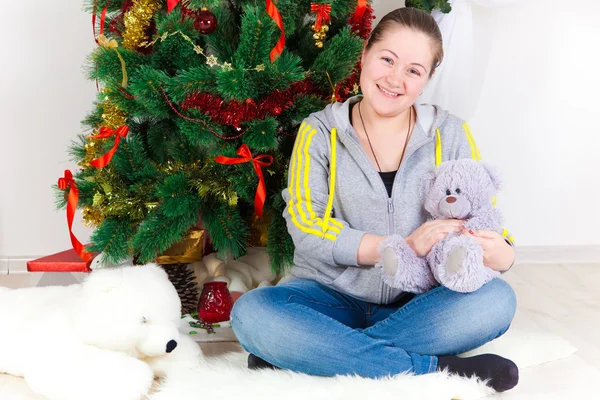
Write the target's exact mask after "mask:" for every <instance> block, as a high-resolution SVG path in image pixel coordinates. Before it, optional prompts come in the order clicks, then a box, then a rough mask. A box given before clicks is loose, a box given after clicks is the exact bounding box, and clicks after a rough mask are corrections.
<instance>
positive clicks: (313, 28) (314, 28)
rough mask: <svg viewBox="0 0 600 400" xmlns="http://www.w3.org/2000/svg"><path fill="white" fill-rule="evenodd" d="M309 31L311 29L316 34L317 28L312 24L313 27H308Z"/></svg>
mask: <svg viewBox="0 0 600 400" xmlns="http://www.w3.org/2000/svg"><path fill="white" fill-rule="evenodd" d="M310 29H312V30H313V31H315V32H316V31H317V26H316V25H314V24H313V25H312V26H311V27H310Z"/></svg>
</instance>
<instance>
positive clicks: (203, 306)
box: [198, 282, 233, 324]
mask: <svg viewBox="0 0 600 400" xmlns="http://www.w3.org/2000/svg"><path fill="white" fill-rule="evenodd" d="M232 308H233V299H232V297H231V293H229V290H228V289H227V282H206V283H205V284H204V288H203V289H202V294H201V295H200V301H199V302H198V317H199V318H200V319H201V320H202V321H204V322H206V323H207V324H214V323H217V322H223V321H228V320H229V315H230V314H231V309H232Z"/></svg>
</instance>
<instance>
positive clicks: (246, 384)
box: [149, 319, 577, 400]
mask: <svg viewBox="0 0 600 400" xmlns="http://www.w3.org/2000/svg"><path fill="white" fill-rule="evenodd" d="M527 325H528V324H527V322H526V321H523V320H521V321H518V320H517V319H515V321H514V322H513V326H512V327H511V329H509V330H508V332H507V333H506V334H505V335H503V336H502V337H500V338H498V339H496V340H494V341H492V342H490V343H488V344H486V345H484V346H482V347H480V348H478V349H476V350H473V351H471V352H469V353H465V354H464V355H463V356H471V355H476V354H484V353H495V354H499V355H502V356H504V357H507V358H510V359H512V360H513V361H514V362H515V363H516V364H517V365H518V366H519V368H520V369H524V368H528V367H531V366H534V365H539V364H543V363H546V362H550V361H554V360H558V359H561V358H565V357H568V356H569V355H571V354H573V353H574V352H575V351H576V350H577V349H576V348H575V347H573V346H572V345H571V344H570V343H569V342H567V341H566V340H564V339H562V338H561V337H559V336H557V335H555V334H552V333H545V332H541V331H540V330H539V329H531V328H528V327H527ZM247 356H248V353H246V352H239V353H228V354H225V355H222V356H219V357H212V358H206V359H205V360H203V362H202V365H201V366H198V367H196V368H195V369H184V370H180V371H177V372H176V373H174V375H173V376H172V377H171V379H169V381H167V382H163V383H162V384H160V385H159V387H158V388H157V391H156V392H155V393H154V394H152V395H151V396H150V397H149V399H151V400H188V399H189V400H192V399H193V400H197V399H199V398H210V399H233V398H244V399H285V400H296V399H297V400H307V399H310V400H318V399H323V400H325V399H326V400H337V399H340V400H342V399H343V400H348V399H365V398H372V399H377V400H385V399H390V400H392V399H393V400H398V399H411V400H412V399H427V400H435V399H440V400H442V399H443V400H450V399H479V398H482V397H485V396H487V395H490V394H492V393H494V392H493V391H492V390H491V389H490V388H489V387H487V386H486V385H485V384H483V383H482V382H480V381H478V380H477V379H474V378H471V379H466V378H461V377H458V376H449V375H448V374H447V373H442V372H439V373H434V374H427V375H419V376H415V375H397V376H395V377H392V378H387V379H379V380H374V379H365V378H360V377H349V376H339V377H335V378H322V377H314V376H308V375H303V374H298V373H294V372H289V371H281V370H277V371H273V370H260V371H251V370H248V369H247Z"/></svg>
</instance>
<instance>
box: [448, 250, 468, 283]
mask: <svg viewBox="0 0 600 400" xmlns="http://www.w3.org/2000/svg"><path fill="white" fill-rule="evenodd" d="M466 257H467V249H466V248H465V247H463V246H456V247H455V248H453V249H452V250H450V253H449V254H448V261H446V274H447V275H448V276H452V275H454V274H456V273H457V272H459V271H460V270H461V269H462V268H463V264H464V262H465V258H466Z"/></svg>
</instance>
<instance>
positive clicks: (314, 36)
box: [313, 33, 321, 40]
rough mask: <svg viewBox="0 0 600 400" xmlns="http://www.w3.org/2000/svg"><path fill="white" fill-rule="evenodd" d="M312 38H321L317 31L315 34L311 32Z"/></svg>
mask: <svg viewBox="0 0 600 400" xmlns="http://www.w3.org/2000/svg"><path fill="white" fill-rule="evenodd" d="M313 39H315V40H319V39H321V35H320V34H319V33H315V34H313Z"/></svg>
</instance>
